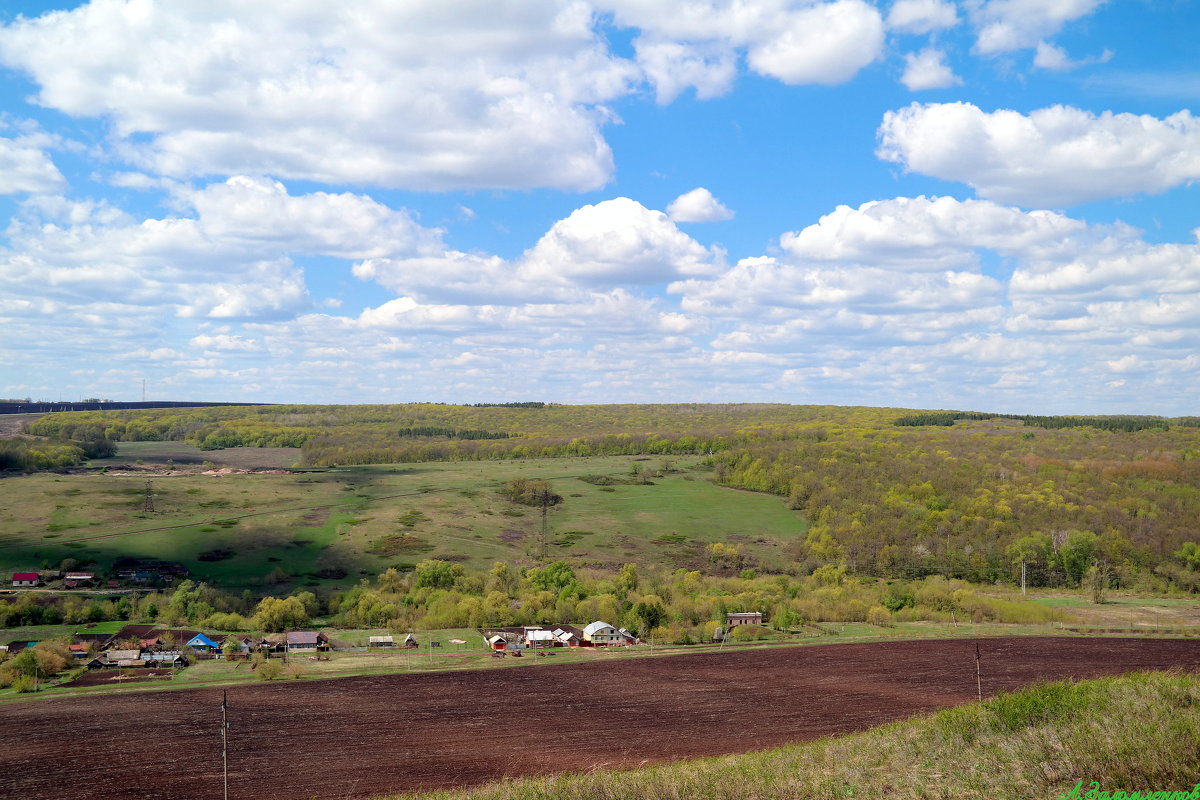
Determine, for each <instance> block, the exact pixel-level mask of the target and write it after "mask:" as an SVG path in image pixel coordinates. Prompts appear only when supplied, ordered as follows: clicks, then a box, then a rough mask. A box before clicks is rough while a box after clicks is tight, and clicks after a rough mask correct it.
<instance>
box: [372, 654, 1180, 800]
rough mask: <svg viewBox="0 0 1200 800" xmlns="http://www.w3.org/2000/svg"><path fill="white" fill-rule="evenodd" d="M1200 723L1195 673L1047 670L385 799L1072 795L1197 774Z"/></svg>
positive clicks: (1014, 798) (1158, 785)
mask: <svg viewBox="0 0 1200 800" xmlns="http://www.w3.org/2000/svg"><path fill="white" fill-rule="evenodd" d="M1197 730H1200V680H1198V679H1197V677H1196V676H1195V675H1180V674H1172V673H1140V674H1132V675H1125V676H1121V677H1116V678H1102V679H1100V680H1094V681H1085V682H1080V683H1071V682H1062V683H1051V684H1041V685H1037V686H1033V687H1030V688H1028V689H1024V690H1022V691H1019V692H1013V693H1011V694H1004V695H1000V696H999V697H996V698H994V699H992V700H988V701H986V702H984V703H978V704H971V705H968V706H961V707H958V708H953V709H949V710H946V711H941V712H938V713H936V714H932V715H928V716H924V717H918V718H914V719H910V720H906V721H903V722H897V723H892V724H890V725H884V726H881V727H879V728H874V729H872V730H870V731H866V732H864V733H860V734H853V735H850V736H842V737H833V738H826V739H821V740H818V741H815V742H808V743H805V744H800V745H794V746H791V747H783V748H778V749H774V750H765V751H760V752H755V753H748V754H744V755H735V756H722V757H718V758H706V759H697V760H691V761H683V762H678V763H674V764H667V765H663V766H656V767H649V768H642V769H635V770H627V771H620V772H613V771H609V770H597V771H593V772H588V773H585V774H566V775H554V776H550V777H541V778H526V779H517V780H507V781H503V782H499V783H492V784H486V785H483V786H479V787H475V788H471V789H466V790H462V791H450V792H430V793H422V794H419V795H413V794H404V795H391V796H389V798H388V800H535V798H536V800H624V799H625V798H630V797H637V798H642V800H679V798H705V799H706V800H783V798H787V800H834V798H848V797H862V798H868V797H870V798H874V797H887V798H895V799H896V800H933V799H934V798H937V799H939V800H940V799H942V798H945V799H946V800H949V799H950V798H997V799H998V800H999V799H1001V798H1002V799H1003V800H1018V798H1019V799H1020V800H1037V799H1038V798H1045V800H1051V799H1052V798H1058V797H1063V796H1065V795H1067V794H1068V793H1069V792H1071V791H1072V790H1073V789H1074V788H1075V787H1076V786H1080V793H1079V794H1078V795H1076V796H1078V797H1085V796H1088V795H1087V792H1088V791H1090V790H1092V789H1099V790H1102V791H1103V790H1107V791H1109V792H1116V791H1123V792H1133V791H1145V790H1153V791H1169V790H1178V791H1181V792H1186V791H1187V790H1190V789H1192V788H1193V787H1194V786H1196V784H1197V781H1200V772H1198V770H1197V764H1200V738H1198V737H1197V736H1196V731H1197ZM1093 782H1095V784H1096V785H1095V786H1093V785H1092V783H1093ZM1091 796H1099V795H1091ZM1104 796H1106V797H1115V796H1121V795H1116V794H1109V795H1104ZM1147 796H1152V795H1147ZM1182 796H1186V795H1182ZM381 800H382V798H381Z"/></svg>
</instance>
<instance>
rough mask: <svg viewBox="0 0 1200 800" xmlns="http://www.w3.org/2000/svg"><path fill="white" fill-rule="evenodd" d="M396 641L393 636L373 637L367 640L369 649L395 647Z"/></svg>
mask: <svg viewBox="0 0 1200 800" xmlns="http://www.w3.org/2000/svg"><path fill="white" fill-rule="evenodd" d="M395 646H396V640H395V639H393V638H392V637H391V636H372V637H370V638H369V639H367V647H395Z"/></svg>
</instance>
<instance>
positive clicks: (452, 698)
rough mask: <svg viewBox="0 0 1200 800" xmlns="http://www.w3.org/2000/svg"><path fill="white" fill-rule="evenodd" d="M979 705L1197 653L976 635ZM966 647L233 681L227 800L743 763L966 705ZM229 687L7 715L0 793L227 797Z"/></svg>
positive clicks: (1189, 659)
mask: <svg viewBox="0 0 1200 800" xmlns="http://www.w3.org/2000/svg"><path fill="white" fill-rule="evenodd" d="M981 648H982V653H983V660H982V666H983V670H982V671H983V691H984V695H985V696H989V695H992V694H995V693H996V692H998V691H1003V690H1011V689H1015V688H1018V687H1020V686H1023V685H1025V684H1028V683H1030V682H1032V681H1035V680H1037V679H1039V678H1047V679H1055V678H1066V677H1074V678H1092V677H1099V676H1103V675H1112V674H1116V673H1119V672H1124V671H1128V670H1135V669H1163V668H1168V667H1181V668H1184V669H1189V670H1200V642H1190V641H1179V640H1146V639H1090V640H1089V639H1077V638H1072V639H1065V638H1064V639H1052V638H1013V639H987V640H983V641H982V642H981ZM974 654H975V650H974V643H973V642H970V641H930V642H893V643H883V644H846V645H827V646H817V647H793V648H779V649H768V650H757V651H741V652H736V653H725V654H698V655H685V656H675V657H671V658H654V659H649V658H647V659H633V660H621V661H613V662H609V663H605V662H604V661H603V660H602V659H598V660H597V662H592V663H587V664H576V665H563V666H550V665H542V664H531V665H529V666H522V667H520V668H511V669H498V670H482V671H476V672H446V673H432V674H426V675H394V676H387V677H370V678H348V679H343V680H337V681H307V682H300V683H278V684H262V685H254V686H238V687H234V688H233V689H231V690H230V691H229V704H230V708H229V719H230V727H231V730H230V776H229V781H230V796H231V797H234V798H247V797H256V798H257V797H262V798H266V797H270V798H311V797H328V798H333V797H336V798H356V797H367V796H372V795H376V794H380V793H383V792H386V791H389V790H399V789H417V788H421V787H445V786H456V785H464V784H470V783H477V782H481V781H487V780H493V779H496V778H500V777H502V776H507V775H524V774H533V773H545V772H555V771H566V770H587V769H591V768H594V767H598V766H605V767H616V766H636V765H639V764H643V763H648V762H657V761H666V760H671V759H679V758H686V757H690V756H703V755H715V754H719V753H733V752H742V751H746V750H755V749H760V748H765V747H771V746H776V745H780V744H784V743H786V742H793V741H797V740H801V739H810V738H815V737H818V736H822V735H825V734H834V733H843V732H849V731H856V730H861V729H863V728H867V727H870V726H872V725H877V724H880V723H883V722H888V721H892V720H896V719H900V718H902V717H907V716H910V715H912V714H917V713H920V712H924V711H930V710H934V709H938V708H942V707H945V706H951V705H956V704H959V703H964V702H968V701H971V700H974V699H975V696H976V688H975V662H974ZM220 702H221V692H220V691H219V690H211V689H202V690H188V691H173V692H147V693H141V694H125V695H110V696H107V697H99V696H98V697H64V698H62V699H59V700H50V699H46V700H44V701H38V702H28V703H18V704H10V705H6V706H0V786H3V788H4V791H3V793H2V794H3V795H4V796H6V797H20V798H24V799H25V800H31V799H32V798H57V797H65V796H67V795H68V794H72V793H74V792H73V791H72V790H70V788H69V787H79V786H86V787H87V793H88V795H89V796H96V797H104V798H106V800H116V799H117V798H159V797H173V798H196V799H197V800H203V799H205V798H219V797H221V743H220V736H219V733H218V731H219V728H218V724H219V720H220V710H219V706H220Z"/></svg>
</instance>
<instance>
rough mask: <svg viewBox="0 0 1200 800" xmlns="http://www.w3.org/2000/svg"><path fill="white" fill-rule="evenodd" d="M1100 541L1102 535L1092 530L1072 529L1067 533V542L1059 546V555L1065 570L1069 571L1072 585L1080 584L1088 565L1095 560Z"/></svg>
mask: <svg viewBox="0 0 1200 800" xmlns="http://www.w3.org/2000/svg"><path fill="white" fill-rule="evenodd" d="M1099 541H1100V537H1099V536H1097V535H1096V534H1094V533H1092V532H1091V531H1071V532H1070V533H1069V534H1067V541H1066V544H1064V545H1063V546H1062V547H1060V548H1059V550H1058V557H1059V558H1060V559H1061V560H1062V565H1063V571H1064V572H1065V573H1067V580H1069V581H1070V582H1071V585H1073V586H1078V585H1079V584H1080V582H1081V581H1082V580H1083V576H1084V574H1085V573H1086V572H1087V570H1088V567H1090V566H1091V565H1092V562H1093V561H1094V560H1095V557H1096V545H1097V544H1098V543H1099Z"/></svg>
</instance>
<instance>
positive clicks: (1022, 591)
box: [1021, 561, 1025, 595]
mask: <svg viewBox="0 0 1200 800" xmlns="http://www.w3.org/2000/svg"><path fill="white" fill-rule="evenodd" d="M1021 594H1022V595H1024V594H1025V562H1024V561H1022V562H1021Z"/></svg>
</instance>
